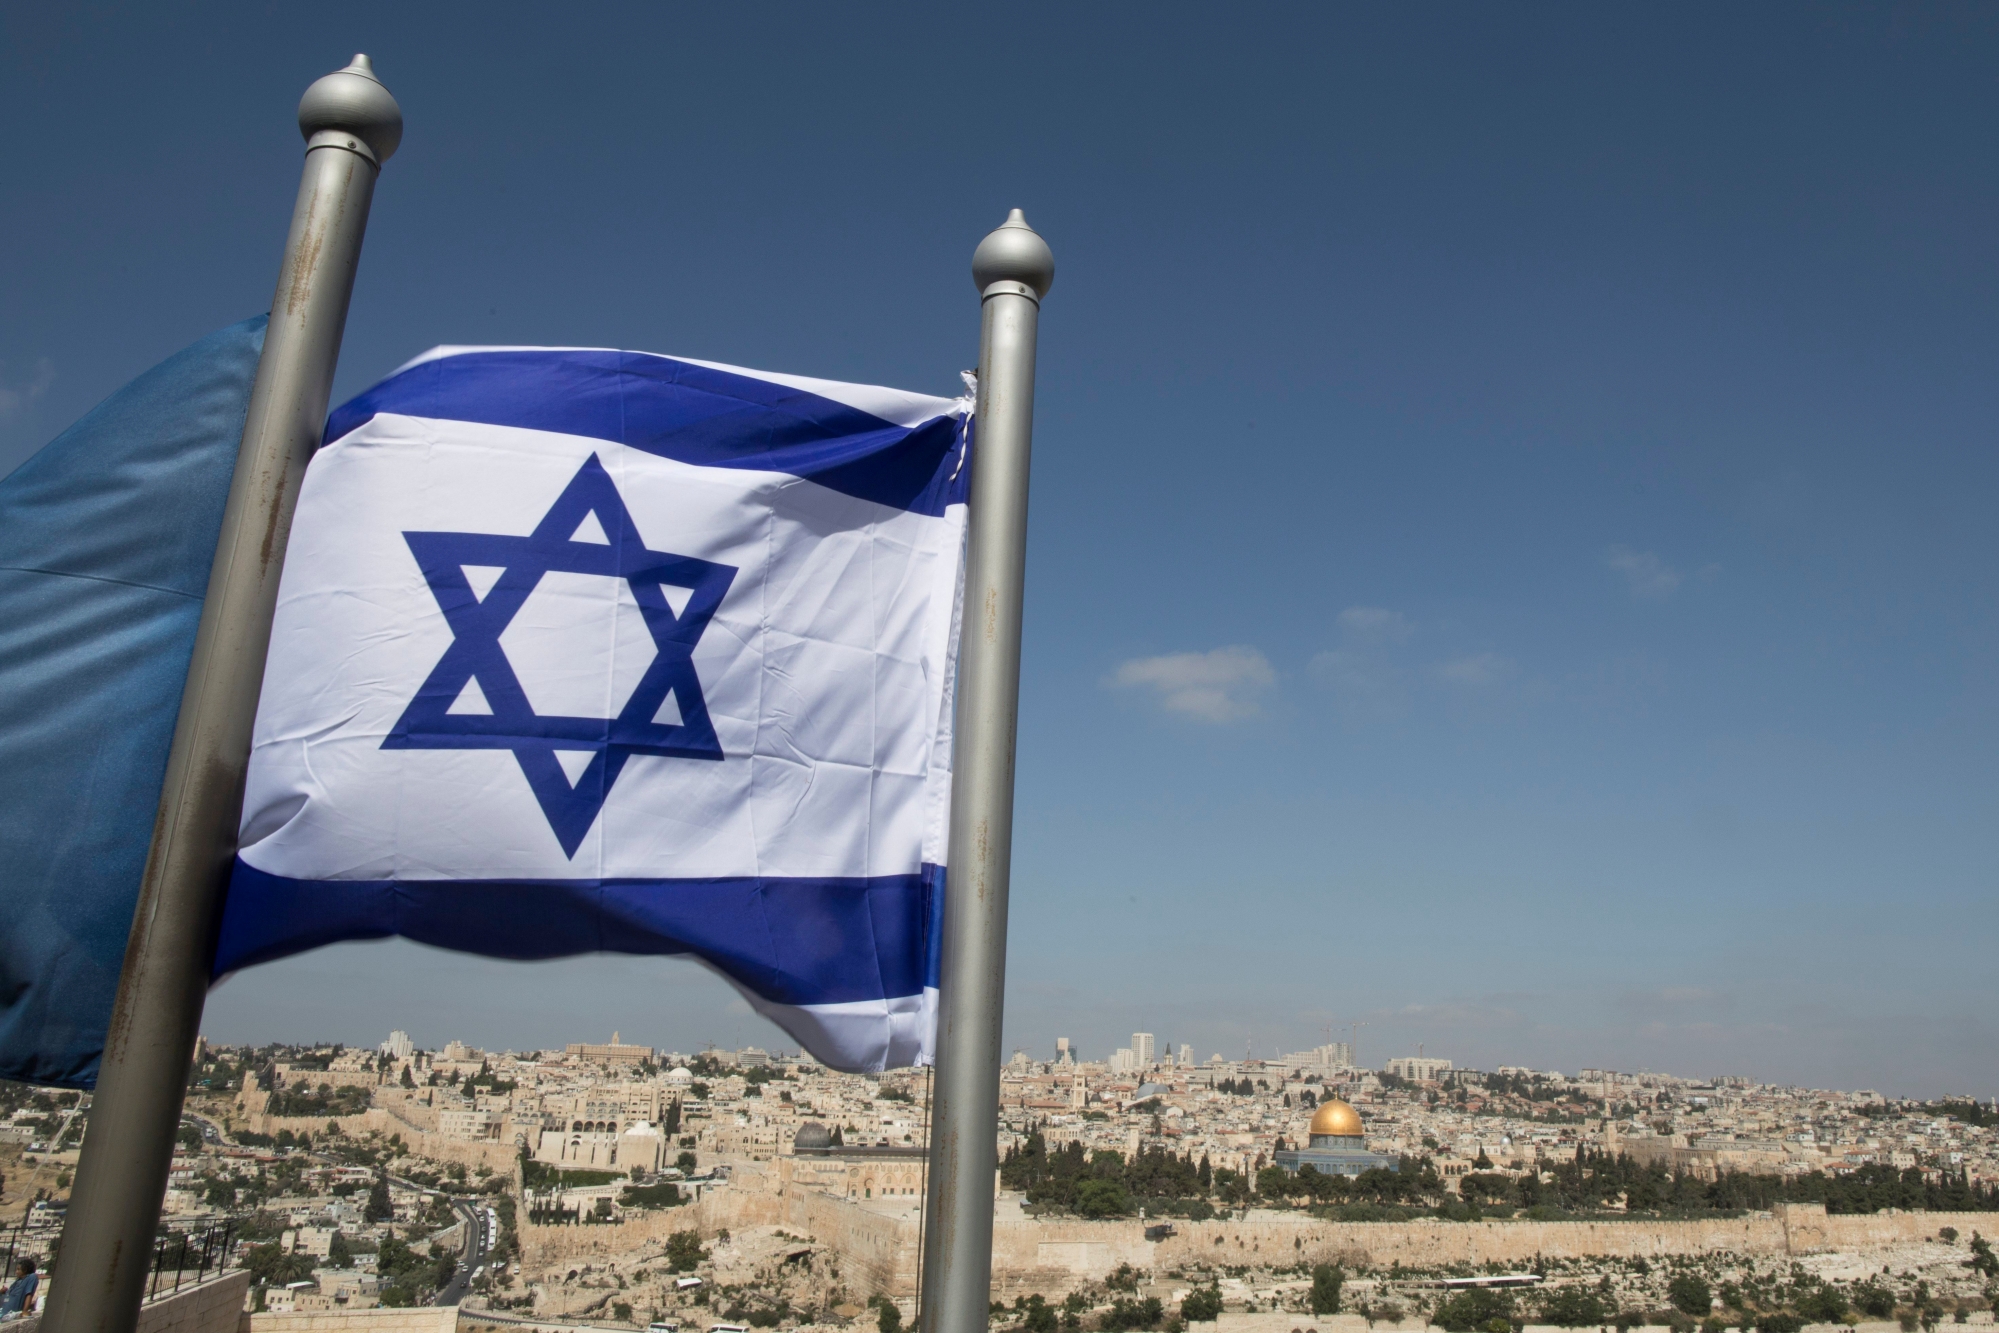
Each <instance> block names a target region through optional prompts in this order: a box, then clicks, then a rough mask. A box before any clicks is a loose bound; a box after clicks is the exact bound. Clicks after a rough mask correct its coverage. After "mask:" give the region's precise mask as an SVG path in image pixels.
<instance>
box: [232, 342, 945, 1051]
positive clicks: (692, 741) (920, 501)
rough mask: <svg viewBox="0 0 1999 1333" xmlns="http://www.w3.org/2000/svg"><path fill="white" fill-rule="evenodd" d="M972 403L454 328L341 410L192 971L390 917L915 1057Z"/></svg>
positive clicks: (301, 524) (831, 1044)
mask: <svg viewBox="0 0 1999 1333" xmlns="http://www.w3.org/2000/svg"><path fill="white" fill-rule="evenodd" d="M969 413H970V403H969V402H968V401H966V400H950V399H943V398H931V397H926V396H923V395H919V394H911V393H902V392H899V391H896V390H893V389H881V388H870V387H866V386H861V385H853V384H838V383H832V382H828V381H824V380H812V379H802V378H799V377H796V376H790V375H774V374H768V373H765V372H762V371H754V370H743V369H740V368H738V367H733V366H723V365H716V364H712V363H709V362H704V361H691V360H686V359H681V358H674V357H665V356H653V355H647V354H643V353H635V352H618V351H599V350H582V349H566V348H533V347H506V348H471V347H445V348H439V349H437V350H435V351H432V352H429V353H427V354H425V355H424V356H422V357H419V358H418V359H417V360H415V361H413V362H411V363H410V364H409V365H407V366H404V367H403V368H402V369H401V370H398V371H397V372H396V373H395V374H393V375H391V376H390V377H389V378H388V379H386V380H384V381H383V382H382V383H380V384H378V385H376V386H375V387H374V388H372V389H370V390H368V391H367V392H366V393H364V394H362V395H361V396H360V397H358V398H356V399H354V400H353V401H352V402H350V403H348V404H346V405H345V406H343V407H341V408H340V409H338V410H337V411H336V412H335V413H334V414H333V417H332V419H331V421H330V423H329V425H328V427H327V433H326V444H325V446H324V447H323V448H322V449H321V450H320V452H319V453H318V455H317V456H316V457H315V458H314V459H313V461H312V464H311V466H310V467H309V468H308V469H307V472H306V476H305V483H304V487H303V490H302V492H301V494H300V498H299V504H298V511H297V515H296V518H295V520H294V524H293V528H292V536H291V544H290V548H289V551H288V554H287V556H286V562H285V571H284V578H283V583H282V586H281V590H280V593H279V599H278V610H277V619H276V622H275V626H274V630H273V634H272V640H271V649H270V656H269V659H268V662H267V665H266V667H265V674H264V687H263V695H262V700H261V704H260V706H259V709H258V713H257V724H256V735H255V743H254V749H253V751H252V756H251V760H250V769H249V780H248V788H247V792H246V795H245V799H244V803H243V822H242V834H241V842H240V851H239V854H238V858H237V862H236V867H235V872H234V875H233V877H232V882H231V885H230V889H229V897H228V904H227V907H226V909H225V911H224V915H223V922H222V927H221V933H220V940H219V944H218V949H217V957H216V960H215V966H216V970H217V973H218V975H219V974H222V973H226V972H228V971H230V970H232V969H236V968H241V967H244V966H248V965H250V964H254V963H259V962H263V961H266V960H269V959H273V958H279V957H282V956H285V955H287V954H293V953H298V952H300V951H302V950H305V949H310V948H314V947H316V946H318V945H322V944H326V943H329V942H332V941H335V940H351V939H368V938H379V937H382V936H388V935H401V936H405V937H407V938H409V939H413V940H419V941H422V942H424V943H427V944H433V945H439V946H442V947H445V948H450V949H459V950H465V951H467V952H472V953H480V954H488V955H495V956H499V957H505V958H552V957H558V956H563V955H570V954H579V953H586V952H592V951H610V952H618V953H661V954H689V955H692V956H693V957H695V958H698V959H699V960H701V961H702V962H704V963H706V964H707V965H708V966H710V967H712V968H713V969H715V970H716V971H717V972H719V973H720V974H721V975H723V976H724V977H726V978H728V980H730V981H731V982H733V983H734V984H735V985H736V987H737V988H738V989H739V990H740V991H741V992H742V993H743V995H744V996H745V997H746V998H747V999H748V1000H749V1001H750V1002H751V1003H752V1004H753V1005H755V1006H756V1007H757V1008H758V1009H759V1010H760V1011H762V1012H763V1013H764V1014H766V1015H767V1016H769V1017H770V1018H771V1019H773V1020H774V1021H775V1022H777V1023H778V1024H779V1025H780V1026H781V1027H783V1028H784V1029H785V1031H787V1032H788V1033H790V1034H791V1035H792V1036H793V1037H795V1038H796V1039H797V1040H798V1041H799V1042H800V1043H801V1044H802V1045H803V1046H804V1047H805V1048H806V1049H807V1050H809V1051H810V1052H812V1054H813V1055H815V1056H816V1057H818V1058H819V1059H821V1060H823V1061H825V1062H826V1063H828V1064H831V1065H834V1066H836V1067H839V1068H843V1069H868V1070H873V1069H881V1068H884V1067H890V1066H897V1065H908V1064H927V1063H929V1061H930V1055H931V1047H932V1040H933V1033H934V1028H935V1015H936V995H937V990H936V987H937V942H938V935H939V922H940V921H941V918H942V911H943V900H942V894H943V888H944V865H945V835H946V830H947V827H948V812H949V807H950V788H951V767H950V762H951V735H950V726H951V684H952V671H953V665H954V660H955V654H956V642H957V619H958V601H959V596H960V583H961V568H962V559H963V544H964V529H965V494H966V487H967V483H968V481H969V479H970V460H969V458H968V453H969V450H970V448H971V444H972V441H971V430H970V416H969Z"/></svg>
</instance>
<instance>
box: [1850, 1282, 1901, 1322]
mask: <svg viewBox="0 0 1999 1333" xmlns="http://www.w3.org/2000/svg"><path fill="white" fill-rule="evenodd" d="M1853 1303H1854V1304H1855V1305H1857V1306H1859V1307H1860V1313H1862V1314H1864V1315H1866V1316H1867V1317H1868V1318H1869V1319H1893V1318H1894V1317H1895V1293H1894V1292H1892V1291H1890V1290H1888V1289H1887V1288H1886V1287H1884V1286H1882V1285H1881V1284H1880V1283H1878V1282H1863V1283H1861V1284H1860V1285H1859V1286H1857V1287H1855V1288H1854V1289H1853Z"/></svg>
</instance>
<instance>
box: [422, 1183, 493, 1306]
mask: <svg viewBox="0 0 1999 1333" xmlns="http://www.w3.org/2000/svg"><path fill="white" fill-rule="evenodd" d="M451 1207H452V1209H453V1210H454V1211H455V1212H457V1214H458V1218H459V1220H460V1221H462V1222H463V1223H464V1224H465V1248H464V1250H463V1251H461V1252H460V1255H459V1259H458V1271H457V1272H456V1273H453V1274H452V1275H451V1281H450V1282H449V1283H447V1284H446V1285H445V1288H444V1290H442V1291H440V1292H438V1293H437V1295H436V1297H435V1298H433V1299H432V1301H431V1304H432V1305H456V1304H458V1302H460V1301H462V1300H464V1299H465V1292H466V1290H467V1289H468V1288H470V1287H471V1285H472V1274H473V1273H474V1272H475V1271H477V1269H478V1268H479V1266H480V1265H482V1264H484V1263H485V1262H486V1256H487V1254H488V1253H490V1247H489V1245H488V1243H487V1238H486V1205H485V1204H484V1203H483V1202H482V1201H480V1200H477V1199H472V1200H466V1199H453V1200H452V1201H451Z"/></svg>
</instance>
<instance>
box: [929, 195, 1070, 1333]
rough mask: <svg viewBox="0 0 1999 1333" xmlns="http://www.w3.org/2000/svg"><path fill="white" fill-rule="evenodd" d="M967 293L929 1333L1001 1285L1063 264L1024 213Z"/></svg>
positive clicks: (973, 1332) (976, 1322)
mask: <svg viewBox="0 0 1999 1333" xmlns="http://www.w3.org/2000/svg"><path fill="white" fill-rule="evenodd" d="M972 281H973V282H974V283H975V284H976V285H977V286H978V289H979V293H980V304H981V312H982V324H981V336H980V343H979V396H978V411H977V416H976V418H975V420H976V428H977V436H976V445H975V448H974V451H973V456H972V486H971V504H970V510H971V513H970V519H969V522H968V525H967V531H966V538H965V543H966V550H965V601H964V612H963V619H962V623H961V626H960V629H959V634H958V672H957V700H956V711H955V715H954V725H953V745H952V765H951V770H952V777H951V841H950V851H949V857H950V865H949V869H948V871H947V872H946V881H945V893H944V943H943V955H942V967H941V973H942V976H941V980H940V987H939V989H940V996H939V1000H938V1014H937V1046H936V1050H937V1077H936V1089H935V1094H934V1099H933V1101H932V1105H931V1130H930V1178H929V1181H928V1190H927V1197H926V1200H925V1204H926V1207H925V1218H924V1240H923V1265H922V1267H923V1272H922V1276H921V1278H920V1282H921V1285H920V1286H919V1288H918V1290H919V1291H920V1292H921V1293H922V1309H921V1310H920V1311H919V1315H920V1318H921V1321H922V1323H921V1330H922V1333H977V1331H979V1330H983V1329H985V1328H986V1326H987V1316H988V1309H989V1300H990V1290H991V1286H992V1248H993V1190H994V1184H993V1172H994V1171H995V1170H997V1169H998V1165H999V1160H998V1158H999V1150H998V1134H999V1068H1000V1022H1001V1018H1002V1016H1003V1012H1004V999H1005V991H1006V918H1007V890H1008V883H1009V878H1010V875H1011V871H1012V860H1013V769H1014V738H1015V732H1016V727H1017V723H1018V718H1019V711H1020V622H1021V604H1022V592H1023V586H1024V584H1025V581H1026V571H1027V475H1028V462H1029V455H1030V453H1031V446H1032V441H1033V435H1034V351H1035V335H1036V332H1037V325H1038V321H1039V318H1040V314H1041V298H1042V297H1044V296H1046V295H1047V294H1048V289H1049V287H1050V286H1051V285H1052V284H1053V283H1054V281H1055V257H1054V255H1053V254H1051V253H1050V252H1049V249H1048V245H1047V242H1045V241H1043V240H1042V239H1041V237H1040V236H1039V235H1038V234H1036V232H1035V231H1034V229H1033V228H1031V227H1029V226H1028V225H1027V219H1026V218H1025V217H1024V216H1023V215H1022V214H1021V211H1020V210H1019V209H1017V208H1016V209H1014V210H1013V212H1012V214H1011V215H1010V216H1009V217H1008V218H1007V220H1006V221H1005V223H1003V224H1002V225H1001V226H1000V227H999V228H998V229H997V230H995V231H993V232H992V233H991V234H989V235H988V236H987V237H986V238H985V240H983V241H981V242H980V243H979V248H978V250H977V251H976V252H975V253H974V254H973V256H972Z"/></svg>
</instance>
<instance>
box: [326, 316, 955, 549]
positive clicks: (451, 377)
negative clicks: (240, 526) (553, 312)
mask: <svg viewBox="0 0 1999 1333" xmlns="http://www.w3.org/2000/svg"><path fill="white" fill-rule="evenodd" d="M378 412H390V413H394V414H396V415H399V416H411V417H426V418H430V419H433V420H444V421H476V422H482V423H485V424H487V425H492V426H518V427H522V428H525V429H528V430H545V431H557V432H560V433H562V434H565V435H582V436H586V437H588V438H590V439H596V440H610V441H612V442H613V443H616V444H623V445H628V446H630V447H631V448H634V449H642V450H644V451H645V452H647V453H652V454H658V455H660V456H661V457H663V458H671V459H675V460H676V461H678V462H682V463H692V464H696V465H698V466H701V467H727V468H749V469H755V470H759V471H769V472H786V473H790V474H791V475H792V476H796V477H803V478H805V479H807V480H810V481H813V482H816V483H818V484H819V485H821V486H824V487H826V488H828V489H829V490H835V491H838V492H840V493H841V494H843V495H851V496H854V497H855V498H856V499H861V500H872V501H874V502H875V503H876V504H883V505H890V506H893V507H894V508H897V509H905V510H908V511H910V512H912V513H918V514H929V515H932V516H935V515H939V514H942V513H943V512H944V508H945V506H947V505H952V504H962V503H964V501H965V496H966V493H967V488H968V486H969V485H970V482H971V469H970V468H967V467H961V466H960V463H961V462H962V461H963V460H962V459H961V458H960V457H959V451H960V444H961V441H960V439H959V426H960V419H959V418H957V417H938V418H936V419H934V420H931V421H926V422H923V423H922V424H920V425H917V426H914V427H908V426H898V425H895V424H893V423H891V422H887V421H883V420H882V419H881V418H880V417H877V416H873V415H871V414H869V413H867V412H863V411H861V410H860V409H858V408H854V407H848V406H847V405H845V404H844V403H836V402H834V401H833V400H831V399H829V398H821V397H820V396H819V395H817V394H814V393H808V392H806V391H805V390H803V389H796V388H792V387H791V386H789V385H784V384H775V383H772V382H771V381H769V380H761V379H756V378H754V377H752V376H748V375H732V374H730V373H729V372H728V371H725V370H716V369H714V368H713V367H710V366H697V365H694V364H692V363H690V362H686V361H676V360H674V359H673V358H672V357H665V356H650V355H645V354H641V353H635V352H609V351H567V350H550V349H542V348H536V349H531V350H524V351H491V352H465V353H460V354H457V355H453V356H442V357H438V358H436V359H434V360H430V361H425V362H423V363H422V364H420V365H416V366H412V367H411V368H410V369H408V370H406V371H403V372H402V373H401V374H398V375H392V376H390V377H389V378H388V379H386V380H383V381H382V382H381V383H380V384H377V385H375V386H374V387H373V388H371V389H369V390H368V391H367V392H365V393H363V394H361V395H360V396H359V397H356V398H354V399H351V400H350V401H348V402H347V403H344V404H342V405H341V406H340V407H339V408H337V409H336V410H335V411H334V413H333V415H332V417H331V418H330V419H329V420H328V421H327V424H326V441H327V442H328V443H331V442H332V441H334V440H337V439H339V438H340V437H341V436H343V435H346V434H348V433H349V432H350V431H352V430H354V429H355V428H356V427H357V426H360V425H361V424H363V423H364V422H366V421H367V420H368V419H369V418H370V417H373V416H374V415H375V414H376V413H378ZM967 431H968V433H969V424H968V425H967Z"/></svg>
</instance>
